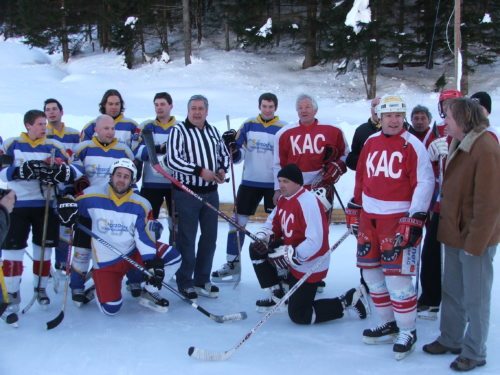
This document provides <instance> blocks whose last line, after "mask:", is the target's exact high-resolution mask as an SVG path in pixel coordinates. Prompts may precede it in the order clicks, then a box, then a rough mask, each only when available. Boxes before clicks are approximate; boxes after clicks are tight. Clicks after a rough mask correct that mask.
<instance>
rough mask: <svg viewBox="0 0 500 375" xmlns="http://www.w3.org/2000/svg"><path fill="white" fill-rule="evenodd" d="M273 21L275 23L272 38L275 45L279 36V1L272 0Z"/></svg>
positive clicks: (277, 43) (278, 42)
mask: <svg viewBox="0 0 500 375" xmlns="http://www.w3.org/2000/svg"><path fill="white" fill-rule="evenodd" d="M273 20H274V21H273V23H274V24H275V25H276V27H275V30H274V40H275V43H276V47H279V45H280V36H281V1H280V0H274V1H273Z"/></svg>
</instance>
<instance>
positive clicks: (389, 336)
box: [363, 321, 399, 345]
mask: <svg viewBox="0 0 500 375" xmlns="http://www.w3.org/2000/svg"><path fill="white" fill-rule="evenodd" d="M398 334H399V328H398V326H397V324H396V322H395V321H392V322H386V323H382V324H379V325H378V326H376V327H375V328H369V329H365V330H364V331H363V342H364V343H365V344H369V345H375V344H392V343H394V340H395V339H396V337H397V336H398Z"/></svg>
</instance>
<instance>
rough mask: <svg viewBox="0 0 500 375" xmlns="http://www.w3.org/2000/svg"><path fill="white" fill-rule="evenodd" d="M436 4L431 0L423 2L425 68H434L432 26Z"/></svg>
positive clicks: (434, 20)
mask: <svg viewBox="0 0 500 375" xmlns="http://www.w3.org/2000/svg"><path fill="white" fill-rule="evenodd" d="M437 11H438V8H437V6H435V5H434V2H433V1H432V0H426V1H425V2H424V25H425V33H424V36H425V40H426V41H427V44H426V51H425V55H426V56H427V63H426V64H425V67H426V69H432V68H434V36H435V35H434V27H436V25H435V22H436V17H437V14H436V13H437Z"/></svg>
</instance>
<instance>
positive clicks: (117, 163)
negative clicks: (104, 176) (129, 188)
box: [109, 158, 137, 183]
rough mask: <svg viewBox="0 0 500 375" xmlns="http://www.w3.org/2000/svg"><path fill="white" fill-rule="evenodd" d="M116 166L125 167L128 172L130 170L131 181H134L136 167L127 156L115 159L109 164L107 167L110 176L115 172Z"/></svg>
mask: <svg viewBox="0 0 500 375" xmlns="http://www.w3.org/2000/svg"><path fill="white" fill-rule="evenodd" d="M116 168H126V169H128V170H129V171H130V172H132V183H135V180H136V178H137V168H136V166H135V164H134V162H133V161H132V160H130V159H127V158H121V159H118V160H117V161H115V162H114V163H113V164H111V167H109V175H110V176H112V175H113V173H115V169H116Z"/></svg>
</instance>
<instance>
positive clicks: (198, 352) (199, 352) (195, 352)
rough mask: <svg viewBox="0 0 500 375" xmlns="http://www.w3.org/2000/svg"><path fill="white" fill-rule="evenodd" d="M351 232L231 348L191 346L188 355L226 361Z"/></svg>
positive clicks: (334, 245)
mask: <svg viewBox="0 0 500 375" xmlns="http://www.w3.org/2000/svg"><path fill="white" fill-rule="evenodd" d="M350 234H351V232H350V231H349V230H348V231H347V232H345V233H344V234H343V235H342V237H340V239H339V240H338V241H337V242H335V244H333V246H332V247H331V248H330V249H329V250H328V252H327V253H326V254H325V255H323V256H322V257H321V258H320V260H319V261H318V262H317V263H316V264H315V265H314V267H312V268H311V269H310V270H309V271H307V272H306V273H305V274H304V276H302V277H301V278H300V280H299V281H297V283H296V284H295V285H294V286H292V287H291V288H290V290H288V292H287V293H286V294H285V295H284V296H283V298H281V299H280V300H279V301H278V303H276V305H274V306H273V308H272V309H271V310H269V311H268V312H267V314H266V315H264V317H263V318H262V319H261V320H259V322H258V323H257V324H256V325H255V326H254V327H253V328H252V329H251V330H250V331H248V332H247V333H246V334H245V335H244V336H243V338H242V339H241V340H240V341H239V342H238V343H237V344H236V345H234V346H233V347H232V348H231V349H229V350H226V351H224V352H215V351H209V350H205V349H200V348H195V347H194V346H191V347H190V348H189V349H188V355H189V356H190V357H193V358H196V359H201V360H205V361H225V360H227V359H229V358H230V357H231V356H232V355H233V354H234V352H236V350H238V349H239V348H240V347H241V346H242V345H243V344H244V343H245V342H247V341H248V340H249V339H250V337H252V335H253V334H254V333H255V332H256V331H257V330H258V329H259V328H260V327H261V326H262V325H264V323H265V322H266V321H267V320H268V319H269V318H270V317H271V316H272V315H273V314H274V313H275V312H276V311H277V310H278V309H279V308H280V307H281V305H283V304H284V303H285V301H287V300H288V299H289V298H290V296H291V295H292V294H293V293H295V291H296V290H297V289H298V288H299V287H300V286H301V285H302V284H304V283H305V281H306V280H307V279H308V278H309V276H311V275H312V274H313V273H314V272H316V270H318V269H319V267H320V266H321V265H322V264H323V262H324V261H325V259H326V257H327V255H328V254H330V253H332V252H333V251H335V249H336V248H337V247H339V245H340V244H341V243H342V242H343V241H344V240H345V239H346V238H347V237H349V235H350Z"/></svg>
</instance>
